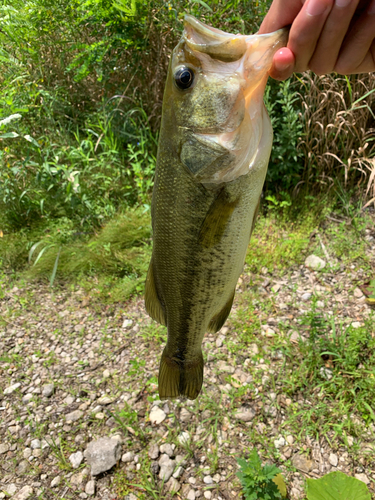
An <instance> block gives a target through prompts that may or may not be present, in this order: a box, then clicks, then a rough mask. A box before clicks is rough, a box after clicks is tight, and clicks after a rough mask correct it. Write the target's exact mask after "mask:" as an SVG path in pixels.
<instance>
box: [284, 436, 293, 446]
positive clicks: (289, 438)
mask: <svg viewBox="0 0 375 500" xmlns="http://www.w3.org/2000/svg"><path fill="white" fill-rule="evenodd" d="M285 439H286V442H287V443H288V444H289V445H290V446H292V444H293V443H294V437H293V436H292V435H291V434H289V436H287V437H286V438H285Z"/></svg>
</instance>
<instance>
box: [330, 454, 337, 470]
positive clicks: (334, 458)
mask: <svg viewBox="0 0 375 500" xmlns="http://www.w3.org/2000/svg"><path fill="white" fill-rule="evenodd" d="M328 461H329V463H330V464H331V465H332V466H333V467H337V464H338V458H337V455H336V454H335V453H331V454H330V455H329V457H328Z"/></svg>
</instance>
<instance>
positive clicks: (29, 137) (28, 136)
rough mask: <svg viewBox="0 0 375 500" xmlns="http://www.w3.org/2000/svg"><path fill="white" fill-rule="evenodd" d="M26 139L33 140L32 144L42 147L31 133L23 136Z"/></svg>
mask: <svg viewBox="0 0 375 500" xmlns="http://www.w3.org/2000/svg"><path fill="white" fill-rule="evenodd" d="M23 137H24V139H26V140H27V141H29V142H31V144H33V145H34V146H36V147H37V148H40V146H39V144H38V143H37V142H36V140H35V139H34V138H33V137H31V135H24V136H23Z"/></svg>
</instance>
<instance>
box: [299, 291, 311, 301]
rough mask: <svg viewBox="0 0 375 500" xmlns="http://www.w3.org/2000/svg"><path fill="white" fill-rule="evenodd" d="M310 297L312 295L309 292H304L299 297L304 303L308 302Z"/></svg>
mask: <svg viewBox="0 0 375 500" xmlns="http://www.w3.org/2000/svg"><path fill="white" fill-rule="evenodd" d="M311 297H312V293H310V292H306V293H303V294H302V295H301V300H303V301H304V302H307V301H308V300H310V299H311Z"/></svg>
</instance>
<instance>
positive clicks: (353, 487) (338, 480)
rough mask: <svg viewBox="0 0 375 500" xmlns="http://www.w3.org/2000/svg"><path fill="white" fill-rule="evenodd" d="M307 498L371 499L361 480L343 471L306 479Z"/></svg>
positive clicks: (314, 499)
mask: <svg viewBox="0 0 375 500" xmlns="http://www.w3.org/2000/svg"><path fill="white" fill-rule="evenodd" d="M306 482H307V485H306V486H307V487H306V494H307V498H308V500H333V499H334V500H336V499H337V500H338V499H345V500H371V495H370V492H369V490H368V488H367V486H366V485H365V483H363V482H362V481H360V480H359V479H356V478H355V477H349V476H347V475H346V474H344V473H343V472H339V471H338V472H330V473H329V474H326V475H325V476H323V477H321V478H320V479H309V478H308V479H307V480H306Z"/></svg>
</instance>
